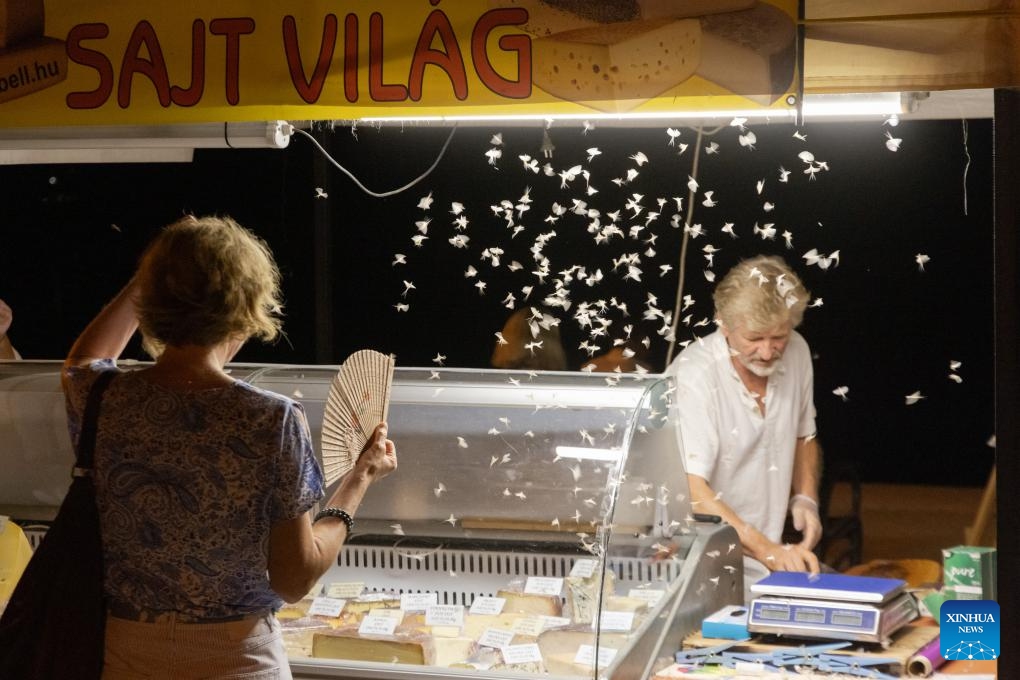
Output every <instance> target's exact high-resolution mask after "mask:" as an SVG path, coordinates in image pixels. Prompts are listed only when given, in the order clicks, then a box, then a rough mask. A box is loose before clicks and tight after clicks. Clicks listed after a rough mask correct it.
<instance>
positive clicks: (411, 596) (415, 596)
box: [400, 593, 439, 612]
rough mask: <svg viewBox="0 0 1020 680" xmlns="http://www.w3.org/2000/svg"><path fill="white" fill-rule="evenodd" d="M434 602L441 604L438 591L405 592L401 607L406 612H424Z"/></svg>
mask: <svg viewBox="0 0 1020 680" xmlns="http://www.w3.org/2000/svg"><path fill="white" fill-rule="evenodd" d="M433 604H439V595H437V594H436V593H404V594H403V595H401V596H400V608H401V609H403V610H404V611H405V612H423V611H425V609H426V608H427V607H429V606H430V605H433Z"/></svg>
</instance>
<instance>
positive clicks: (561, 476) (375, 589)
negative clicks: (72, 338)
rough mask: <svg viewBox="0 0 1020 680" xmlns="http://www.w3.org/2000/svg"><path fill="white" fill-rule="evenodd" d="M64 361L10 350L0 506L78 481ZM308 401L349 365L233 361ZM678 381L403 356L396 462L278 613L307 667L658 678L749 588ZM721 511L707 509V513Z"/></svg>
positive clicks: (251, 377)
mask: <svg viewBox="0 0 1020 680" xmlns="http://www.w3.org/2000/svg"><path fill="white" fill-rule="evenodd" d="M58 370H59V365H58V364H56V363H52V362H18V363H16V364H15V363H6V364H0V449H2V458H3V460H4V461H6V462H8V466H9V467H8V470H9V471H10V472H11V473H12V474H5V475H4V476H3V479H2V480H0V513H6V514H11V515H13V516H14V517H15V518H18V513H19V512H24V513H25V514H28V513H30V512H38V508H39V506H43V507H46V506H53V507H55V506H56V504H57V503H59V500H60V496H61V495H62V494H63V492H64V490H65V489H66V487H67V480H68V477H67V471H68V466H69V465H70V460H71V459H72V454H71V450H70V445H69V443H68V442H67V433H66V426H65V420H64V414H63V401H62V395H61V394H60V391H59V390H60V388H59V380H58ZM231 370H232V371H233V374H234V375H235V376H236V377H238V378H243V379H245V380H247V381H249V382H251V383H253V384H255V385H257V386H260V387H262V388H264V389H268V390H272V391H275V392H278V393H281V394H285V395H288V396H291V397H293V398H295V399H297V400H299V401H301V402H302V403H303V405H304V406H305V409H306V411H307V414H308V418H309V423H310V425H311V427H312V430H313V438H314V439H315V441H316V442H318V440H319V432H320V429H321V424H322V418H323V409H324V404H325V402H326V398H327V395H328V393H329V389H330V384H331V381H332V378H333V376H334V375H335V373H336V367H330V366H251V365H235V366H232V367H231ZM672 392H673V386H672V384H671V381H670V380H669V379H666V378H663V377H662V376H647V375H640V374H585V373H560V372H529V371H495V370H493V371H478V370H465V369H444V368H439V369H420V368H400V367H398V368H397V370H396V373H395V376H394V383H393V390H392V397H391V402H390V410H389V418H388V420H389V424H390V437H391V438H392V439H393V440H394V441H395V442H396V444H397V450H398V457H399V468H398V470H397V472H395V473H394V474H392V475H390V476H389V477H387V478H386V479H384V480H382V481H380V482H378V483H377V484H375V485H373V486H372V488H371V489H370V490H369V493H368V495H367V496H366V498H365V500H364V502H363V503H362V505H361V507H360V508H359V509H358V512H357V517H356V520H357V525H356V530H355V533H354V535H353V536H351V537H350V539H349V541H348V543H347V545H346V546H345V547H344V549H343V551H342V552H341V555H340V558H339V561H338V564H336V565H334V566H333V567H332V568H331V569H330V570H329V571H328V572H327V573H326V575H325V576H324V577H323V579H322V580H321V582H320V584H319V585H318V586H317V587H316V588H315V589H314V590H313V591H312V592H311V593H309V595H308V597H306V598H305V599H304V600H302V601H301V602H299V603H296V604H294V605H289V606H287V607H285V608H284V609H282V610H281V611H280V612H279V613H278V617H279V619H280V621H281V624H282V626H283V628H284V631H285V632H284V637H285V641H286V643H287V647H288V654H289V656H290V660H291V667H292V669H293V672H294V675H295V677H296V678H333V677H345V678H349V677H359V678H398V677H399V678H411V677H416V676H420V675H425V676H428V677H440V676H442V677H468V676H472V677H478V676H481V677H485V678H507V677H535V675H536V674H548V675H551V676H573V677H586V678H594V677H612V678H643V677H648V676H649V675H651V674H652V673H653V672H654V670H655V669H656V668H657V667H658V666H665V665H668V664H669V663H670V662H671V660H672V655H673V652H675V651H676V650H677V649H679V647H680V641H681V639H682V638H683V637H684V636H685V635H686V634H688V633H690V632H692V631H694V630H696V629H697V628H698V626H699V625H700V621H701V619H702V618H703V617H704V616H705V615H707V614H709V613H711V612H713V611H716V610H718V609H719V608H721V607H722V606H724V605H727V604H738V603H740V602H741V601H742V595H743V583H742V576H743V574H742V563H741V550H740V546H739V541H738V539H737V535H736V532H735V531H734V530H733V529H732V528H731V527H729V526H727V525H724V524H720V523H716V522H712V521H710V518H697V519H696V517H695V515H694V514H693V513H692V511H691V505H690V501H689V499H688V488H687V482H686V474H685V472H684V469H683V462H682V456H681V455H680V452H679V450H678V446H677V436H676V434H677V433H676V427H677V424H676V423H677V421H676V418H675V411H674V409H675V406H674V404H673V401H672V400H671V398H670V397H671V394H672ZM699 519H701V520H705V519H708V520H709V521H699Z"/></svg>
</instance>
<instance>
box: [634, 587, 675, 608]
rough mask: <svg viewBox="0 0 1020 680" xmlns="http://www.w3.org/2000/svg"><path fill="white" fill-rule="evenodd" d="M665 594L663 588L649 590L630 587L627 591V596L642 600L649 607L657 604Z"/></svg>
mask: <svg viewBox="0 0 1020 680" xmlns="http://www.w3.org/2000/svg"><path fill="white" fill-rule="evenodd" d="M665 594H666V591H665V590H651V589H649V588H631V589H630V590H628V591H627V597H633V598H636V599H638V600H643V601H645V602H647V603H648V606H649V607H654V606H655V605H657V604H658V603H659V600H661V599H662V597H663V596H664V595H665Z"/></svg>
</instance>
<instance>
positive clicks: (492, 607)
mask: <svg viewBox="0 0 1020 680" xmlns="http://www.w3.org/2000/svg"><path fill="white" fill-rule="evenodd" d="M505 605H506V598H504V597H486V596H481V597H476V598H475V599H474V601H473V602H472V603H471V609H470V610H469V611H470V613H472V614H476V615H477V614H492V615H494V614H499V613H501V612H502V611H503V607H504V606H505Z"/></svg>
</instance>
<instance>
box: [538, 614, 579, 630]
mask: <svg viewBox="0 0 1020 680" xmlns="http://www.w3.org/2000/svg"><path fill="white" fill-rule="evenodd" d="M539 618H540V619H542V622H543V624H544V627H543V628H542V630H549V629H550V628H562V627H563V626H569V625H570V624H571V621H570V619H567V618H564V617H562V616H545V615H541V616H539Z"/></svg>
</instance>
